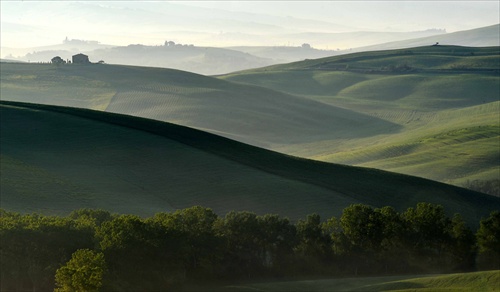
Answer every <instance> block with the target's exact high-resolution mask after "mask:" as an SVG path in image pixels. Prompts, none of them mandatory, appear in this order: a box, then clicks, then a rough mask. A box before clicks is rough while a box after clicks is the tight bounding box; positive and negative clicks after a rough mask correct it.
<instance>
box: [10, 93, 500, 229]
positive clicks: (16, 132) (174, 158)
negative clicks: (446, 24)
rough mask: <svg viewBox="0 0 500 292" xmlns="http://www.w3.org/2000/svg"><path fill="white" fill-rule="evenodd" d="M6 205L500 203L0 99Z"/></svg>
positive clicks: (303, 210) (335, 211)
mask: <svg viewBox="0 0 500 292" xmlns="http://www.w3.org/2000/svg"><path fill="white" fill-rule="evenodd" d="M0 113H1V115H0V118H1V132H2V135H1V140H0V142H1V145H0V146H1V147H0V151H1V157H2V159H1V185H2V197H1V205H2V208H6V209H8V210H13V211H21V212H29V211H40V212H43V213H56V214H60V213H66V212H69V211H70V210H73V209H76V208H83V207H91V208H105V209H108V210H111V211H115V212H130V213H135V214H140V215H151V214H153V213H155V212H159V211H168V210H173V209H179V208H185V207H189V206H192V205H203V206H207V207H210V208H213V209H214V210H215V211H216V212H218V213H224V212H228V211H230V210H250V211H254V212H257V213H261V214H264V213H277V214H281V215H284V216H289V217H291V218H294V219H296V218H300V217H303V216H305V215H306V214H310V213H313V212H317V213H319V214H321V215H322V216H332V215H339V214H340V212H341V210H342V209H343V208H345V207H346V206H348V205H349V204H352V203H358V202H361V203H365V204H370V205H373V206H385V205H391V206H394V207H396V208H398V209H406V208H408V207H410V206H414V205H415V204H416V203H417V202H422V201H426V202H431V203H436V204H442V205H443V206H444V207H445V208H446V210H448V211H449V212H450V213H454V212H458V213H461V214H462V215H463V216H464V218H466V219H467V220H468V221H469V222H471V223H473V222H474V224H477V222H478V220H479V219H480V218H481V217H483V216H487V215H488V214H489V212H490V211H491V210H496V209H499V208H500V199H498V198H494V197H491V196H487V195H484V194H481V193H476V192H472V191H468V190H465V189H461V188H457V187H453V186H449V185H445V184H441V183H437V182H434V181H429V180H424V179H419V178H415V177H410V176H405V175H399V174H393V173H387V172H383V171H378V170H374V169H365V168H356V167H349V166H340V165H334V164H329V163H324V162H317V161H311V160H305V159H301V158H294V157H291V156H286V155H283V154H279V153H276V152H271V151H268V150H265V149H261V148H256V147H253V146H249V145H245V144H242V143H239V142H236V141H232V140H229V139H226V138H223V137H219V136H215V135H212V134H209V133H206V132H202V131H197V130H194V129H190V128H185V127H182V126H178V125H174V124H169V123H164V122H159V121H155V120H148V119H142V118H137V117H132V116H126V115H117V114H110V113H104V112H100V111H90V110H84V109H76V108H63V107H54V106H44V105H30V104H22V103H11V102H5V101H2V106H1V112H0Z"/></svg>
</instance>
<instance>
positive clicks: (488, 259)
mask: <svg viewBox="0 0 500 292" xmlns="http://www.w3.org/2000/svg"><path fill="white" fill-rule="evenodd" d="M476 238H477V245H478V248H479V268H481V269H500V211H493V212H491V213H490V216H489V217H488V218H484V219H482V220H481V222H480V225H479V230H478V231H477V233H476Z"/></svg>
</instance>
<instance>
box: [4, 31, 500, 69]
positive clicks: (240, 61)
mask: <svg viewBox="0 0 500 292" xmlns="http://www.w3.org/2000/svg"><path fill="white" fill-rule="evenodd" d="M499 30H500V25H499V24H497V25H492V26H488V27H483V28H478V29H473V30H467V31H460V32H454V33H444V32H443V31H442V30H427V31H421V32H408V33H403V32H341V33H331V32H303V33H297V34H287V35H285V36H277V35H276V36H251V35H246V34H245V33H227V35H226V36H225V37H227V38H241V39H245V40H247V41H248V40H251V39H252V38H257V39H256V40H255V41H254V43H259V41H258V38H261V37H263V38H269V37H271V38H273V39H276V41H278V42H279V43H284V44H286V40H287V39H288V40H290V39H294V40H296V41H294V42H293V43H295V45H292V46H290V45H288V46H286V45H276V46H272V47H271V46H264V47H262V46H261V47H259V46H237V47H234V46H233V47H228V48H219V47H206V46H195V45H191V44H175V43H173V42H172V43H173V44H172V45H169V46H167V45H166V44H165V46H164V45H163V44H158V45H156V46H147V45H141V44H136V45H128V46H112V45H105V44H100V43H98V42H96V41H83V40H65V42H64V43H63V44H61V45H53V46H45V47H39V48H29V49H19V50H18V49H13V48H2V56H9V57H8V58H9V59H19V60H22V61H31V62H49V61H50V59H51V58H52V57H54V56H56V55H59V56H60V57H62V58H63V59H70V58H71V55H72V54H76V53H85V54H88V55H89V57H90V59H91V60H93V61H94V62H97V61H99V60H104V61H105V62H107V63H110V64H122V65H134V66H150V67H164V68H173V69H179V70H184V71H190V72H194V73H199V74H205V75H216V74H225V73H229V72H234V71H240V70H245V69H251V68H258V67H264V66H268V65H273V64H278V63H288V62H294V61H301V60H304V59H316V58H322V57H327V56H334V55H341V54H348V53H352V52H359V51H371V50H383V49H397V48H407V47H415V46H422V45H431V44H434V43H436V42H441V44H443V45H444V44H449V45H464V46H494V45H498V44H499V42H500V36H499V33H500V31H499ZM221 37H222V36H221ZM280 38H282V39H281V40H280ZM331 39H335V40H336V41H337V42H338V43H339V44H338V46H337V47H332V48H330V49H329V50H318V49H315V47H318V46H320V45H321V44H322V40H331ZM167 42H168V40H166V41H165V43H167ZM170 42H171V41H170ZM366 44H373V45H371V46H365V45H366ZM348 45H349V46H350V47H351V49H348V50H345V49H343V50H339V49H337V48H338V47H341V48H344V47H346V46H348ZM360 46H361V47H360ZM12 54H16V55H21V56H20V57H17V58H14V56H13V55H12Z"/></svg>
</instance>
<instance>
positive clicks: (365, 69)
mask: <svg viewBox="0 0 500 292" xmlns="http://www.w3.org/2000/svg"><path fill="white" fill-rule="evenodd" d="M402 65H405V66H408V68H406V67H404V66H402ZM398 66H399V67H398ZM398 68H399V69H398ZM499 70H500V51H499V48H498V47H491V48H467V47H452V46H436V47H421V48H411V49H405V50H393V51H379V52H366V53H357V54H352V55H347V56H335V57H330V58H323V59H318V60H307V61H303V62H296V63H291V64H285V65H276V66H272V67H267V68H263V69H255V70H249V71H244V72H236V73H233V74H229V75H226V76H223V77H221V78H223V79H225V80H230V81H234V82H240V83H246V84H253V85H259V86H265V87H268V88H272V89H275V90H278V91H283V92H287V93H290V94H295V95H298V96H302V97H306V98H309V99H312V100H315V101H320V102H323V103H325V104H328V105H333V106H337V107H341V108H344V109H348V110H351V111H353V112H357V113H362V114H366V115H370V116H372V117H376V118H379V119H382V120H385V121H387V122H391V123H393V124H396V125H398V126H399V127H400V128H399V130H398V131H394V132H391V133H385V134H374V135H372V136H364V137H359V138H355V139H330V140H329V139H323V140H320V139H318V140H316V141H314V140H311V141H309V142H307V143H301V144H300V143H296V144H290V145H284V146H278V147H275V148H274V149H275V150H278V151H280V152H285V153H290V154H293V155H299V156H302V157H309V158H313V159H317V160H323V161H330V162H336V163H346V164H351V165H360V166H368V167H375V168H379V169H384V170H390V171H395V172H401V173H406V174H411V175H417V176H421V177H426V178H430V179H434V180H439V181H443V182H447V183H453V184H457V185H462V184H464V183H465V182H466V181H468V180H474V179H479V180H492V179H499V178H500V167H499V163H498V161H499V156H500V151H499V150H498V149H500V139H499V134H500V114H499V112H500V111H499V110H500V108H499V107H500V102H499V97H500V78H499V76H498V72H499ZM296 80H300V82H296Z"/></svg>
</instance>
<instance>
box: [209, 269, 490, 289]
mask: <svg viewBox="0 0 500 292" xmlns="http://www.w3.org/2000/svg"><path fill="white" fill-rule="evenodd" d="M499 286H500V271H487V272H474V273H461V274H448V275H419V276H387V277H367V278H343V279H329V280H307V281H289V282H269V283H247V284H241V285H232V286H225V287H217V288H216V290H214V291H318V292H319V291H498V290H499ZM207 290H210V289H207Z"/></svg>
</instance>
